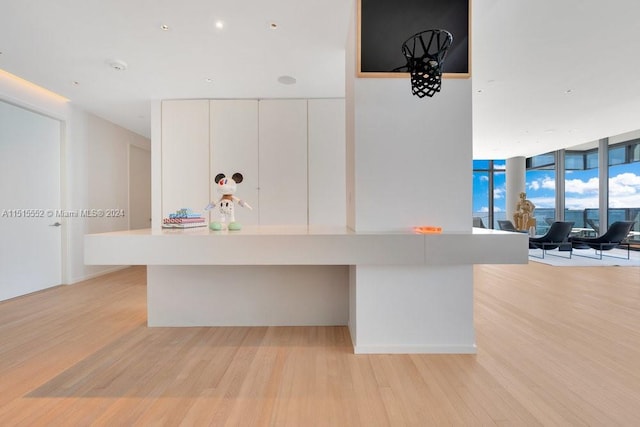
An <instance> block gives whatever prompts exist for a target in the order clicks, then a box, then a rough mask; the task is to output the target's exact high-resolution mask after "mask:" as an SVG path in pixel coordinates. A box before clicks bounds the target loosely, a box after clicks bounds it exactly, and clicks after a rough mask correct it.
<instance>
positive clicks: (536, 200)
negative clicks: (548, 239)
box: [525, 153, 556, 234]
mask: <svg viewBox="0 0 640 427" xmlns="http://www.w3.org/2000/svg"><path fill="white" fill-rule="evenodd" d="M555 167H556V153H546V154H541V155H539V156H534V157H530V158H528V159H527V172H526V178H525V179H526V184H525V186H526V193H527V199H529V200H530V201H531V202H533V204H534V205H535V206H536V209H535V210H534V212H533V214H534V217H535V219H536V234H544V233H546V231H547V230H548V229H549V226H550V225H551V223H553V221H554V220H555V217H556V170H555Z"/></svg>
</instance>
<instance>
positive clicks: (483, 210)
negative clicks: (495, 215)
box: [478, 206, 489, 212]
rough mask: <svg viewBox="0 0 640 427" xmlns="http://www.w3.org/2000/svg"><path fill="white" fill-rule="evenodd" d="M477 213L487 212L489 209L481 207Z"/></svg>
mask: <svg viewBox="0 0 640 427" xmlns="http://www.w3.org/2000/svg"><path fill="white" fill-rule="evenodd" d="M478 212H489V208H488V207H487V206H483V207H481V208H480V210H479V211H478Z"/></svg>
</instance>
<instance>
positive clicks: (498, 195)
mask: <svg viewBox="0 0 640 427" xmlns="http://www.w3.org/2000/svg"><path fill="white" fill-rule="evenodd" d="M505 193H506V190H505V189H504V188H494V189H493V198H494V199H503V198H504V194H505Z"/></svg>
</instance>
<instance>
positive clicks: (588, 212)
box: [564, 151, 600, 237]
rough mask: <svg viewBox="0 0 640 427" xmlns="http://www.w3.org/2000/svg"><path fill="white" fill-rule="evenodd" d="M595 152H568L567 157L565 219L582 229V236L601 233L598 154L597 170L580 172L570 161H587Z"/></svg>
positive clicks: (596, 155)
mask: <svg viewBox="0 0 640 427" xmlns="http://www.w3.org/2000/svg"><path fill="white" fill-rule="evenodd" d="M588 155H591V156H593V152H589V153H587V152H570V153H569V152H567V153H566V155H565V180H564V190H565V195H564V207H565V211H564V219H565V221H573V222H574V228H582V229H583V230H581V235H584V236H592V237H593V236H596V235H597V234H598V231H599V224H598V206H599V202H600V200H599V184H600V181H599V178H598V168H597V158H598V152H597V151H596V152H595V158H596V168H592V169H586V170H580V169H579V168H571V167H570V164H569V159H570V158H571V159H573V158H575V157H580V158H582V159H586V158H587V156H588Z"/></svg>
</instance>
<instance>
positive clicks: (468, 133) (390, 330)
mask: <svg viewBox="0 0 640 427" xmlns="http://www.w3.org/2000/svg"><path fill="white" fill-rule="evenodd" d="M351 30H352V31H351V32H350V39H349V41H348V44H347V58H346V63H347V66H346V70H347V74H346V110H347V111H346V118H347V132H346V135H347V218H348V224H349V226H350V227H352V228H354V229H355V230H356V231H363V232H367V231H394V230H410V229H411V228H412V227H414V226H418V225H432V226H439V227H442V229H443V232H445V233H451V232H462V233H465V232H466V233H470V232H471V221H470V217H471V210H472V168H471V164H472V109H471V92H472V91H471V80H470V79H445V80H444V81H443V83H442V91H441V92H439V93H437V94H436V95H435V96H434V97H432V98H422V99H420V98H417V97H414V96H412V94H411V84H410V81H409V79H405V78H403V79H395V78H387V79H377V78H357V77H356V73H355V59H356V54H355V50H356V49H355V46H356V41H355V39H356V38H355V19H354V23H353V26H352V28H351ZM350 295H351V297H350V316H349V317H350V322H349V329H350V332H351V338H352V340H353V343H354V350H355V352H356V353H442V352H447V353H472V352H475V335H474V327H473V307H472V299H473V270H472V266H471V265H454V266H447V267H442V266H413V267H411V266H397V265H388V266H368V265H356V266H353V267H351V271H350Z"/></svg>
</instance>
